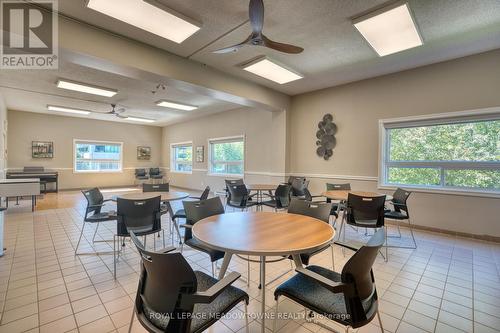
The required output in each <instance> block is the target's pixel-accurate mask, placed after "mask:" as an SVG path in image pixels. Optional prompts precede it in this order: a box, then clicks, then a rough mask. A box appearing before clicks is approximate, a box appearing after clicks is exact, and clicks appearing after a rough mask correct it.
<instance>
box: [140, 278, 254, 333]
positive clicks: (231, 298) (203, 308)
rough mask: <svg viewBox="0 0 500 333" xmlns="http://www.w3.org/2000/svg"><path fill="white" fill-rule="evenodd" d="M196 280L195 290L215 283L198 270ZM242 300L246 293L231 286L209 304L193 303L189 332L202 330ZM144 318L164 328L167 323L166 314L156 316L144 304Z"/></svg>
mask: <svg viewBox="0 0 500 333" xmlns="http://www.w3.org/2000/svg"><path fill="white" fill-rule="evenodd" d="M194 273H195V275H196V281H197V285H198V286H197V291H198V292H200V291H206V290H208V289H209V288H210V287H212V286H213V285H215V284H216V283H217V281H218V280H217V279H214V278H213V277H211V276H209V275H207V274H205V273H203V272H199V271H195V272H194ZM243 300H248V294H247V293H246V292H244V291H243V290H241V289H238V288H236V287H233V286H229V287H227V289H226V290H224V291H223V292H222V293H221V294H220V295H219V296H217V298H216V299H215V300H214V301H213V302H212V303H209V304H195V305H194V309H193V320H192V321H191V330H190V332H193V333H197V332H202V331H204V330H205V329H207V328H208V327H210V326H211V325H212V324H213V323H215V322H216V321H217V317H220V316H222V315H224V314H225V313H227V312H228V311H229V310H231V309H232V308H233V307H234V306H235V305H236V304H238V303H239V302H241V301H243ZM144 314H145V315H146V318H151V322H152V323H153V324H154V325H155V326H157V327H158V328H160V329H162V330H164V329H165V328H167V325H168V317H167V316H157V315H156V312H154V311H152V310H151V309H149V308H148V307H147V306H146V305H144Z"/></svg>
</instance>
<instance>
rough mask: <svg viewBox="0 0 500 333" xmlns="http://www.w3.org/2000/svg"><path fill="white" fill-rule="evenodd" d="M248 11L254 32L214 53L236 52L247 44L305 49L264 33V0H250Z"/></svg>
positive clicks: (285, 49) (286, 50) (291, 50)
mask: <svg viewBox="0 0 500 333" xmlns="http://www.w3.org/2000/svg"><path fill="white" fill-rule="evenodd" d="M248 11H249V15H250V23H251V25H252V33H251V34H250V36H248V38H247V39H245V40H244V41H243V42H241V43H239V44H236V45H233V46H229V47H225V48H222V49H219V50H216V51H213V53H219V54H220V53H230V52H236V51H238V50H239V49H240V48H241V47H243V46H245V45H254V46H264V47H268V48H270V49H273V50H276V51H280V52H284V53H292V54H297V53H301V52H302V51H304V49H303V48H301V47H299V46H295V45H290V44H284V43H278V42H275V41H272V40H270V39H269V38H267V37H266V36H265V35H264V34H263V33H262V29H263V27H264V2H263V0H250V4H249V8H248Z"/></svg>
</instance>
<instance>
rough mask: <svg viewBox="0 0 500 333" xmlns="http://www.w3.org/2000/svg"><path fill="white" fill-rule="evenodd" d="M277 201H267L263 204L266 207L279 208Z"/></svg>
mask: <svg viewBox="0 0 500 333" xmlns="http://www.w3.org/2000/svg"><path fill="white" fill-rule="evenodd" d="M277 203H278V202H277V201H276V200H267V201H263V202H262V204H263V205H264V206H268V207H272V208H275V207H277Z"/></svg>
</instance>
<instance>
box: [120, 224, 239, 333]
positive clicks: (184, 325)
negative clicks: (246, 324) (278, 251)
mask: <svg viewBox="0 0 500 333" xmlns="http://www.w3.org/2000/svg"><path fill="white" fill-rule="evenodd" d="M130 237H131V238H132V241H133V242H134V244H135V245H136V247H137V250H138V251H139V254H140V256H141V276H140V278H139V286H138V288H137V294H136V298H135V303H134V311H133V312H132V318H131V320H130V326H129V332H130V330H131V328H132V324H133V321H134V315H136V316H137V319H138V321H139V323H141V325H142V326H143V327H144V328H145V329H146V330H147V331H148V332H152V333H164V332H169V333H199V332H203V331H205V330H206V329H208V328H209V327H210V326H212V325H213V324H214V323H216V322H217V321H218V320H219V319H220V318H222V316H223V315H224V314H226V313H228V312H229V311H230V310H231V309H233V308H234V307H235V306H236V305H238V304H239V303H240V302H244V303H245V318H246V317H247V313H246V311H247V305H248V301H249V296H248V294H247V293H246V292H244V291H243V290H241V289H238V288H236V287H233V286H231V284H232V283H233V282H234V281H236V280H237V279H239V277H240V274H238V273H236V272H232V273H230V274H228V275H227V276H226V277H225V278H224V279H222V280H216V279H214V278H212V277H211V276H209V275H207V274H205V273H203V272H200V271H193V269H192V268H191V266H189V264H188V262H187V261H186V259H185V258H184V257H183V256H182V254H181V253H178V252H172V251H173V250H175V249H174V248H168V249H165V250H164V251H161V252H150V251H146V250H145V249H144V246H143V245H142V243H141V242H140V241H139V239H138V238H137V237H136V235H135V234H134V232H131V233H130ZM167 316H169V317H167Z"/></svg>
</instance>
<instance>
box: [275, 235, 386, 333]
mask: <svg viewBox="0 0 500 333" xmlns="http://www.w3.org/2000/svg"><path fill="white" fill-rule="evenodd" d="M383 244H384V231H383V230H379V231H377V232H376V233H375V234H374V235H373V236H372V237H371V239H370V240H369V241H368V243H366V244H364V245H363V246H361V247H360V248H355V247H349V246H347V245H346V246H347V247H348V248H349V249H351V250H353V251H356V253H354V255H353V256H352V257H351V258H350V259H349V260H348V261H347V263H346V264H345V265H344V267H343V268H342V272H341V273H337V272H335V271H332V270H329V269H326V268H323V267H320V266H309V267H307V268H302V267H301V268H297V270H296V271H297V274H296V275H295V276H293V277H292V278H290V279H289V280H287V281H285V282H284V283H282V284H281V285H280V286H279V287H278V288H276V290H275V291H274V298H275V300H276V308H275V311H276V313H275V316H274V318H275V320H274V325H273V327H274V332H275V331H276V317H277V314H278V311H279V309H278V304H279V303H278V301H279V298H280V297H281V296H284V297H287V298H289V299H291V300H292V301H294V302H296V303H298V304H300V305H302V306H304V307H305V308H307V309H309V310H311V311H313V312H314V313H317V314H320V315H322V316H324V317H325V318H328V319H330V320H333V321H335V322H337V323H339V324H341V325H344V326H346V330H345V331H346V332H348V331H349V328H350V327H352V328H359V327H362V326H364V325H366V324H368V323H369V322H370V321H371V320H372V319H373V318H374V317H375V315H376V316H377V318H378V321H379V324H380V329H381V331H382V332H384V328H383V325H382V320H381V319H380V314H379V311H378V295H377V288H376V286H375V278H374V276H373V270H372V267H373V264H374V262H375V258H376V257H377V253H378V252H379V250H380V248H381V246H382V245H383ZM312 318H314V315H313V316H312ZM312 318H311V319H312ZM311 319H309V320H311ZM315 323H316V324H318V325H320V326H323V324H322V323H319V322H315ZM325 326H326V325H325ZM325 328H327V329H328V330H331V328H330V327H328V326H326V327H325Z"/></svg>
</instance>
